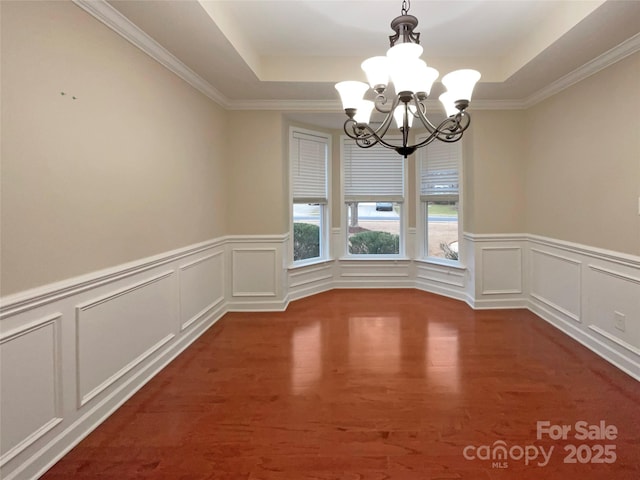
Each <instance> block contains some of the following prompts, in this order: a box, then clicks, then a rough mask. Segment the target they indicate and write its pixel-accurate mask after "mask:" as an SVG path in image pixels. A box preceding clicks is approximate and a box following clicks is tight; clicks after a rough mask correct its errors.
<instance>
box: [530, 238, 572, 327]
mask: <svg viewBox="0 0 640 480" xmlns="http://www.w3.org/2000/svg"><path fill="white" fill-rule="evenodd" d="M529 265H530V267H529V268H530V272H529V279H530V280H529V281H530V295H531V297H532V298H534V299H535V300H537V301H539V302H541V303H543V304H545V305H546V306H547V307H550V308H552V309H554V310H555V311H556V312H558V313H560V314H561V315H564V316H565V317H567V318H569V319H571V320H573V321H575V322H580V321H581V311H580V303H581V298H582V286H581V283H582V282H581V266H582V262H580V261H579V260H576V259H575V258H571V257H569V256H567V255H566V254H564V253H562V254H561V253H554V252H551V251H546V250H543V249H540V248H531V249H530V256H529Z"/></svg>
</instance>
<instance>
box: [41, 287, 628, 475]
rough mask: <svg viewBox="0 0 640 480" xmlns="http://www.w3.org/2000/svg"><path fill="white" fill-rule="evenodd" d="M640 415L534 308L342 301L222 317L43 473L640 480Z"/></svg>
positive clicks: (376, 297)
mask: <svg viewBox="0 0 640 480" xmlns="http://www.w3.org/2000/svg"><path fill="white" fill-rule="evenodd" d="M639 406H640V383H639V382H637V381H635V380H634V379H632V378H631V377H629V376H627V375H626V374H624V373H622V372H621V371H619V370H618V369H616V368H615V367H613V366H611V365H610V364H609V363H607V362H606V361H604V360H602V359H600V358H599V357H597V356H596V355H595V354H593V353H592V352H590V351H589V350H587V349H586V348H584V347H582V346H581V345H579V344H578V343H576V342H575V341H573V340H572V339H570V338H569V337H567V336H565V335H564V334H563V333H561V332H559V331H558V330H556V329H555V328H553V327H552V326H550V325H548V324H547V323H545V322H544V321H543V320H541V319H540V318H538V317H536V316H535V315H534V314H532V313H530V312H528V311H525V310H499V311H473V310H471V309H470V308H469V307H468V306H467V305H465V304H463V303H461V302H458V301H454V300H451V299H447V298H443V297H439V296H437V295H432V294H428V293H425V292H421V291H418V290H334V291H331V292H327V293H323V294H320V295H316V296H314V297H310V298H307V299H303V300H299V301H296V302H293V303H291V305H290V306H289V308H288V310H287V311H286V312H281V313H231V314H227V315H225V316H224V317H223V318H222V319H221V320H220V321H219V322H218V323H217V324H215V325H214V326H213V327H212V328H211V329H209V330H208V331H207V332H206V333H205V334H204V335H203V336H202V337H201V338H200V339H199V340H198V341H196V342H195V343H194V344H193V345H192V346H191V347H190V348H189V349H188V350H187V351H185V352H184V353H183V354H182V355H181V356H179V357H178V358H177V359H176V360H174V361H173V362H172V363H171V364H170V365H169V366H168V367H167V368H166V369H165V370H163V371H162V372H161V373H160V374H158V375H157V376H156V377H155V378H154V379H153V380H151V382H150V383H148V384H147V385H146V386H145V387H144V388H143V389H142V390H140V392H138V393H137V394H136V395H135V396H134V397H133V398H131V399H130V400H129V401H128V402H127V403H126V404H125V405H124V406H123V407H122V408H120V409H119V410H118V411H117V412H116V413H114V414H113V415H112V416H111V417H110V418H109V419H108V420H107V421H106V422H104V423H103V424H102V425H101V426H100V427H99V428H98V429H96V430H95V431H94V432H93V433H92V434H91V435H90V436H88V437H87V438H86V439H85V440H84V441H83V442H81V443H80V444H79V445H78V446H77V447H76V448H74V449H73V450H72V451H71V452H70V453H69V454H68V455H67V456H65V457H64V458H63V459H62V460H61V461H60V462H58V463H57V464H56V465H55V466H54V467H52V468H51V469H50V470H49V472H47V474H45V475H44V477H43V478H44V479H46V480H62V479H64V480H70V479H73V480H81V479H103V480H123V479H163V480H164V479H167V480H169V479H170V480H199V479H230V480H244V479H250V480H257V479H264V480H276V479H277V480H297V479H315V480H319V479H321V480H328V479H336V480H338V479H339V480H351V479H353V480H355V479H359V480H382V479H394V480H395V479H397V480H428V479H440V480H444V479H463V480H495V479H518V480H528V479H536V480H539V479H545V480H548V479H552V480H553V479H581V480H591V479H598V480H600V479H615V480H626V479H628V480H632V479H633V480H637V479H638V478H640V465H639V464H640V410H639ZM544 421H548V422H549V424H548V427H549V428H547V429H542V428H541V429H540V430H541V432H540V433H542V434H543V435H542V438H541V439H537V434H538V428H537V422H544ZM581 421H584V422H586V424H587V425H589V426H590V428H589V431H592V432H593V434H594V435H595V433H596V432H595V430H596V428H598V430H600V424H601V422H605V424H606V426H609V427H608V432H606V433H607V434H608V437H609V438H604V439H593V440H590V439H587V440H583V439H580V434H581V432H582V430H584V429H583V428H581V427H582V426H583V425H582V424H580V423H578V425H577V427H578V428H577V429H576V423H577V422H581ZM562 426H569V427H570V428H571V430H570V431H568V432H567V438H566V439H555V440H554V439H552V438H550V437H549V435H548V434H547V433H548V432H550V433H552V434H555V433H557V431H559V429H560V428H562ZM596 426H597V427H596ZM613 428H617V435H614V434H613V430H612V429H613ZM542 430H544V431H542ZM565 430H566V427H565ZM604 430H605V431H606V430H607V427H605V428H604ZM576 434H577V435H578V438H576ZM614 436H615V438H613V437H614ZM570 445H574V450H575V452H573V453H575V454H576V455H574V456H572V455H571V453H572V447H570ZM500 446H503V447H506V449H507V453H506V458H505V459H498V458H500V457H498V458H495V459H491V455H492V453H500V452H502V451H503V450H500V449H499V448H498V447H500ZM599 446H601V447H599ZM541 449H542V450H541ZM551 449H552V450H551ZM567 449H568V450H567ZM543 453H544V455H546V457H547V459H548V463H545V459H544V457H543ZM487 456H489V458H488V459H487ZM534 456H535V458H534ZM614 456H615V458H614ZM565 459H568V460H571V459H575V460H576V463H564V462H565ZM605 460H606V461H608V462H610V463H602V462H603V461H605ZM598 462H600V463H598ZM526 463H528V464H526Z"/></svg>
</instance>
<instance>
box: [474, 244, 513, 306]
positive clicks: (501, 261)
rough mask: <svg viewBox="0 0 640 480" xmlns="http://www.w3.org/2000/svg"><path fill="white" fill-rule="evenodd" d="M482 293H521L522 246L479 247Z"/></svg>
mask: <svg viewBox="0 0 640 480" xmlns="http://www.w3.org/2000/svg"><path fill="white" fill-rule="evenodd" d="M480 252H481V254H480V259H481V261H482V267H481V270H482V290H481V291H482V295H504V294H521V293H522V248H521V247H519V246H515V247H512V246H503V247H484V246H483V247H481V250H480Z"/></svg>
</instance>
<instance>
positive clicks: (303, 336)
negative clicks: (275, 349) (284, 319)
mask: <svg viewBox="0 0 640 480" xmlns="http://www.w3.org/2000/svg"><path fill="white" fill-rule="evenodd" d="M291 350H292V352H291V356H292V367H291V387H292V392H293V394H294V395H300V394H303V393H306V392H307V391H309V390H310V389H312V388H314V386H315V385H316V383H317V382H318V381H319V380H320V378H321V377H322V326H321V325H320V322H314V323H312V324H309V325H304V326H301V327H298V328H296V330H295V331H294V332H293V336H292V339H291Z"/></svg>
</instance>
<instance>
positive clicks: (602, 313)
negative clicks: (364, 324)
mask: <svg viewBox="0 0 640 480" xmlns="http://www.w3.org/2000/svg"><path fill="white" fill-rule="evenodd" d="M333 233H334V235H332V236H333V240H334V243H335V241H336V237H337V235H336V234H335V231H334V232H333ZM287 242H288V237H287V235H282V236H275V235H272V236H238V237H223V238H220V239H217V240H212V241H210V242H204V243H202V244H198V245H194V246H191V247H187V248H183V249H179V250H175V251H172V252H168V253H166V254H163V255H158V256H155V257H151V258H147V259H143V260H141V261H139V262H132V263H130V264H126V265H122V266H118V267H114V268H112V269H109V270H104V271H100V272H96V273H93V274H90V275H86V276H83V277H80V278H76V279H71V280H68V281H65V282H61V283H58V284H54V285H49V286H46V287H43V288H39V289H36V290H33V291H29V292H23V293H20V294H18V295H12V296H11V297H6V298H4V299H2V305H1V306H0V361H1V367H2V382H3V385H2V386H3V388H2V390H1V392H0V395H1V400H2V411H1V412H0V435H1V438H0V442H1V443H0V445H1V447H2V451H0V477H2V478H3V479H6V480H17V479H32V478H37V476H38V475H39V474H41V473H42V472H44V471H45V470H46V468H48V467H49V466H50V465H52V464H53V463H54V462H55V461H56V460H57V459H58V458H60V457H61V456H62V455H64V454H65V453H66V452H67V451H68V450H70V449H71V448H72V447H73V446H74V445H75V444H76V443H77V442H79V441H80V440H81V439H82V438H83V437H84V436H86V435H87V434H88V433H89V432H90V431H91V430H93V429H94V428H95V427H96V426H97V425H98V424H100V423H101V422H102V421H104V419H105V418H106V417H108V416H109V415H110V414H111V413H112V412H113V411H114V410H115V409H117V408H118V407H119V406H120V405H121V404H122V403H123V402H124V401H126V400H127V399H128V398H129V397H130V396H131V395H133V394H134V393H135V392H136V391H137V390H138V389H139V388H140V387H141V386H142V385H144V384H145V383H146V382H147V381H148V380H149V379H150V378H152V377H153V376H154V375H155V374H156V373H157V372H158V371H160V370H161V369H162V368H163V367H164V366H165V365H166V364H167V363H168V362H170V361H171V360H172V359H173V358H174V357H175V356H176V355H178V354H179V353H180V352H181V351H182V350H183V349H185V348H186V347H187V346H188V345H189V344H191V343H192V342H193V341H194V340H195V339H196V338H197V337H198V336H199V335H201V334H202V333H203V332H204V331H205V330H206V329H207V328H208V327H209V326H211V325H212V324H213V323H214V322H215V321H216V320H217V319H218V318H220V317H221V316H222V315H223V314H224V313H225V312H227V311H232V310H234V311H242V310H282V309H284V308H286V306H287V303H288V301H289V300H292V299H298V298H302V297H304V296H307V295H312V294H315V293H319V292H321V291H325V290H329V289H332V288H392V287H406V288H419V289H421V290H425V291H429V292H433V293H437V294H442V295H446V296H449V297H453V298H457V299H461V300H466V301H467V303H469V304H470V305H471V306H472V307H474V308H529V309H530V310H532V311H533V312H535V313H536V314H538V315H539V316H540V317H542V318H543V319H544V320H546V321H548V322H550V323H552V324H553V325H555V326H556V327H558V328H559V329H561V330H562V331H564V332H565V333H567V334H568V335H570V336H572V337H573V338H575V339H576V340H578V341H579V342H581V343H583V344H584V345H586V346H587V347H588V348H590V349H592V350H593V351H594V352H596V353H597V354H599V355H601V356H602V357H604V358H605V359H607V360H609V361H610V362H612V363H613V364H615V365H617V366H618V367H619V368H621V369H622V370H624V371H626V372H627V373H629V374H630V375H632V376H633V377H635V378H637V379H640V258H639V257H636V256H631V255H624V254H619V253H616V252H609V251H604V250H599V249H595V248H591V247H587V246H584V245H576V244H571V243H568V242H561V241H557V240H553V239H549V238H544V237H538V236H533V235H526V234H518V235H478V234H465V237H464V245H465V256H464V258H463V261H464V266H461V267H458V266H453V265H446V264H438V263H433V262H425V261H421V260H411V259H386V260H352V259H337V260H329V261H326V262H321V263H316V264H313V265H307V266H303V267H294V268H291V267H289V266H288V265H286V259H287V258H288V256H287V255H285V253H286V251H287V246H288V243H287Z"/></svg>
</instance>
